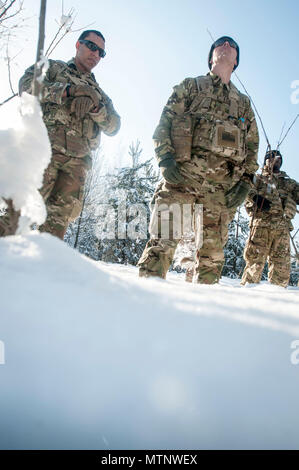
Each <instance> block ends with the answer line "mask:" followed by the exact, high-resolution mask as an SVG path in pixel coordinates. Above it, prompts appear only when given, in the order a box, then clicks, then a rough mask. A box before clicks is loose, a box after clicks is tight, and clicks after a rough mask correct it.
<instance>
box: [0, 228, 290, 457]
mask: <svg viewBox="0 0 299 470" xmlns="http://www.w3.org/2000/svg"><path fill="white" fill-rule="evenodd" d="M0 259H1V266H0V273H1V281H0V289H1V316H0V340H1V341H2V343H1V344H2V346H3V347H4V348H5V364H2V365H0V416H1V419H0V447H1V448H2V449H139V448H144V449H167V448H168V449H242V448H243V449H250V448H251V449H262V448H266V449H299V400H298V395H299V364H297V362H299V360H297V358H298V357H299V352H298V354H297V353H296V350H295V349H292V347H291V346H292V343H293V347H294V344H297V343H294V340H296V339H299V309H298V298H299V289H298V288H288V289H282V288H279V287H274V286H271V285H268V284H267V283H262V284H260V285H259V286H255V287H251V288H244V287H240V286H239V284H238V282H237V281H232V280H229V279H226V278H224V279H222V280H221V282H220V284H219V285H216V286H203V285H191V284H187V283H185V282H184V277H183V275H177V274H175V273H170V274H169V276H168V279H167V281H162V280H155V279H154V280H148V279H139V278H138V275H137V274H138V273H137V269H136V268H133V267H128V266H121V265H108V264H104V263H101V262H93V261H91V260H89V259H87V258H85V257H84V256H82V255H80V254H79V253H78V252H76V251H74V250H72V249H71V248H69V247H68V246H67V245H66V244H65V243H63V242H61V241H60V240H58V239H56V238H54V237H52V236H51V235H48V234H39V233H31V234H29V235H26V236H15V237H7V238H4V239H0ZM297 348H298V349H299V347H298V346H297ZM291 358H293V361H291ZM294 358H295V359H296V360H295V361H294ZM0 359H1V358H0ZM0 363H1V360H0Z"/></svg>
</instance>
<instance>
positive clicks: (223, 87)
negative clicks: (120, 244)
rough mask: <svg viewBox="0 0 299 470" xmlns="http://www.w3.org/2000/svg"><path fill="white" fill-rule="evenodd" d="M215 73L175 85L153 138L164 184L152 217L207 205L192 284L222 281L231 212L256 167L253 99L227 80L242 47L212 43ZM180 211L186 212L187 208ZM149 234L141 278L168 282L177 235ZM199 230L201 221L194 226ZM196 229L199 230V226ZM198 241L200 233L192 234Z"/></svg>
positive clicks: (228, 40) (224, 39)
mask: <svg viewBox="0 0 299 470" xmlns="http://www.w3.org/2000/svg"><path fill="white" fill-rule="evenodd" d="M208 63H209V68H210V73H208V74H207V76H202V77H197V78H186V79H185V80H184V81H183V82H182V83H181V84H180V85H178V86H176V87H174V92H173V94H172V95H171V97H170V98H169V100H168V102H167V104H166V106H165V108H164V110H163V112H162V116H161V119H160V122H159V125H158V127H157V129H156V131H155V133H154V142H155V145H156V156H157V159H158V163H159V167H160V168H161V171H162V175H163V180H162V186H159V187H158V188H157V190H156V193H155V196H154V199H155V209H154V211H153V214H152V220H151V224H150V233H151V227H152V225H153V223H152V221H153V219H154V218H156V217H157V218H158V227H159V226H160V223H161V220H162V219H163V217H164V214H163V212H165V210H167V206H168V207H169V206H170V205H171V204H173V203H176V204H179V205H180V207H181V208H182V206H183V205H184V204H191V205H192V207H195V204H202V205H203V243H202V246H201V247H200V244H199V243H197V249H196V266H195V271H196V272H195V276H194V282H198V283H207V284H212V283H216V282H218V281H219V279H220V276H221V271H222V267H223V262H224V254H223V246H224V244H225V243H226V240H227V231H228V223H229V221H230V220H231V212H232V211H233V210H235V209H236V208H237V207H238V206H239V205H240V204H241V203H242V202H243V201H244V199H245V197H246V195H247V193H248V191H249V189H250V187H251V184H252V179H253V175H254V173H255V171H256V170H257V168H258V165H257V151H258V142H259V139H258V130H257V126H256V121H255V117H254V113H253V111H252V108H251V105H250V101H249V99H248V98H247V97H246V96H245V95H243V94H242V93H240V92H239V90H238V89H237V88H236V87H235V86H234V85H233V84H232V82H231V81H230V77H231V74H232V72H233V70H234V69H235V68H236V67H237V66H238V63H239V47H238V45H237V43H236V42H235V41H234V40H233V39H231V38H229V37H227V36H225V37H222V38H219V39H218V40H217V41H215V43H214V44H213V45H212V47H211V50H210V53H209V60H208ZM182 211H183V209H182ZM173 219H174V215H173V210H172V209H171V208H170V210H169V223H170V226H169V236H168V237H166V238H165V237H164V238H162V237H161V235H162V234H161V232H159V233H158V235H157V234H153V233H151V239H150V240H149V242H148V243H147V245H146V248H145V250H144V252H143V255H142V257H141V258H140V260H139V263H138V264H139V267H140V271H139V275H140V276H145V277H149V276H158V277H161V278H164V279H165V277H166V273H167V271H168V269H169V266H170V264H171V262H172V259H173V256H174V252H175V249H176V246H177V244H178V242H179V238H176V236H175V234H174V233H173V232H174V230H173ZM195 225H196V226H197V227H199V226H200V224H198V223H197V224H195ZM195 228H196V227H195ZM195 238H196V239H197V240H200V237H199V236H198V233H197V234H196V237H195Z"/></svg>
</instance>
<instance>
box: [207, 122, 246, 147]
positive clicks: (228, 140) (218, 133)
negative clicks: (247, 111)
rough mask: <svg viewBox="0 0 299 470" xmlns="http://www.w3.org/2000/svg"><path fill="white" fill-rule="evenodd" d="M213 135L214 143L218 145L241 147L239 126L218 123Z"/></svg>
mask: <svg viewBox="0 0 299 470" xmlns="http://www.w3.org/2000/svg"><path fill="white" fill-rule="evenodd" d="M213 137H214V138H213V143H214V146H216V147H226V148H232V149H239V147H240V129H239V128H238V127H237V126H234V125H231V124H226V123H225V124H222V123H221V124H219V123H216V125H215V129H214V136H213Z"/></svg>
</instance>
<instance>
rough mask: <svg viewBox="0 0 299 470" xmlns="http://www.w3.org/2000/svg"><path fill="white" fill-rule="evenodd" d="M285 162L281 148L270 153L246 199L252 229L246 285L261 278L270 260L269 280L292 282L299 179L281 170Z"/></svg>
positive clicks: (244, 281) (284, 285)
mask: <svg viewBox="0 0 299 470" xmlns="http://www.w3.org/2000/svg"><path fill="white" fill-rule="evenodd" d="M281 164H282V157H281V154H280V152H279V151H275V150H273V151H269V152H267V153H266V156H265V163H264V167H263V171H262V173H261V175H257V177H256V183H255V187H254V188H253V189H252V190H251V191H250V192H249V194H248V198H247V199H246V202H245V208H246V210H247V212H248V214H249V215H250V216H251V230H250V236H249V239H248V240H247V243H246V246H245V250H244V259H245V261H246V266H245V270H244V273H243V276H242V280H241V284H242V285H245V284H246V283H248V284H252V283H258V282H260V280H261V277H262V273H263V269H264V266H265V263H266V261H267V260H268V266H269V273H268V277H269V281H270V282H271V283H272V284H276V285H279V286H282V287H286V286H287V285H288V282H289V277H290V231H291V230H293V225H292V222H291V220H292V219H293V217H295V215H296V204H299V183H297V182H296V181H295V180H293V179H291V178H289V177H288V175H287V174H286V173H285V172H284V171H280V167H281Z"/></svg>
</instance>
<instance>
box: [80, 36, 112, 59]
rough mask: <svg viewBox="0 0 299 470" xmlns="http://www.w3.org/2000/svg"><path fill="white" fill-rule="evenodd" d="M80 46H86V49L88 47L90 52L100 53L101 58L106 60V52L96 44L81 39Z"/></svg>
mask: <svg viewBox="0 0 299 470" xmlns="http://www.w3.org/2000/svg"><path fill="white" fill-rule="evenodd" d="M79 42H80V44H84V45H85V46H86V47H88V49H89V50H90V51H93V52H95V51H99V56H100V57H102V58H104V57H105V55H106V52H105V51H104V49H102V48H101V47H99V46H97V45H96V44H95V43H94V42H92V41H88V39H80V40H79Z"/></svg>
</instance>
